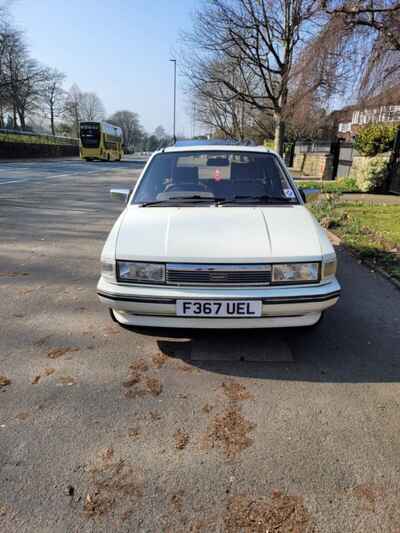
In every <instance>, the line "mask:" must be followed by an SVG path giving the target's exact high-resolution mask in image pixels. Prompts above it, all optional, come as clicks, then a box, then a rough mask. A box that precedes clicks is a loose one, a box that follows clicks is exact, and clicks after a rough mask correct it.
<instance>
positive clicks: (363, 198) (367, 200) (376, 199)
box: [340, 193, 400, 205]
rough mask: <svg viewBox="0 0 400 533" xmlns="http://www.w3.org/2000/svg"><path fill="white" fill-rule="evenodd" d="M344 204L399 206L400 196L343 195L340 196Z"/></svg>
mask: <svg viewBox="0 0 400 533" xmlns="http://www.w3.org/2000/svg"><path fill="white" fill-rule="evenodd" d="M340 199H341V200H343V201H345V202H363V203H364V204H374V205H400V195H397V194H370V193H368V194H366V193H345V194H342V195H341V196H340Z"/></svg>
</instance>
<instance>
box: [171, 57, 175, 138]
mask: <svg viewBox="0 0 400 533" xmlns="http://www.w3.org/2000/svg"><path fill="white" fill-rule="evenodd" d="M170 61H171V62H172V63H173V64H174V122H173V138H174V143H176V59H170Z"/></svg>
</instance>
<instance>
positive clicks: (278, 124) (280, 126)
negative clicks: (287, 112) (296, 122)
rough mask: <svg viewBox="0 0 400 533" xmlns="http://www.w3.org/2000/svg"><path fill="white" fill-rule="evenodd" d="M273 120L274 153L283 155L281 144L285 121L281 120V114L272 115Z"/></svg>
mask: <svg viewBox="0 0 400 533" xmlns="http://www.w3.org/2000/svg"><path fill="white" fill-rule="evenodd" d="M274 120H275V139H274V142H275V146H274V148H275V151H276V152H278V154H279V155H281V156H282V155H283V142H284V139H285V126H286V124H285V121H284V120H283V118H282V115H281V113H278V112H277V113H274Z"/></svg>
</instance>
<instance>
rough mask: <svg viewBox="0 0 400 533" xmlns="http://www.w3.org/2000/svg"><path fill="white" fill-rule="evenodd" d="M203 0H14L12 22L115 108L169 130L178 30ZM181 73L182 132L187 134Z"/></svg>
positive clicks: (46, 57) (43, 55)
mask: <svg viewBox="0 0 400 533" xmlns="http://www.w3.org/2000/svg"><path fill="white" fill-rule="evenodd" d="M199 4H200V0H151V1H145V0H112V1H109V0H14V2H13V3H12V8H11V13H12V16H13V20H14V23H15V24H16V25H17V26H18V27H19V28H20V29H23V30H25V32H26V37H27V41H28V43H29V45H30V49H31V52H32V56H33V57H34V58H36V59H38V60H39V61H41V62H42V63H45V64H47V65H50V66H54V67H57V68H58V69H59V70H61V71H63V72H64V73H65V74H66V75H67V80H66V87H67V88H68V87H69V86H71V85H72V83H74V82H75V83H77V84H78V85H79V87H80V88H81V90H82V91H95V92H96V93H97V94H98V95H99V96H100V98H101V99H102V101H103V102H104V105H105V107H106V110H107V113H108V114H111V113H113V112H114V111H117V110H119V109H130V110H132V111H136V112H137V113H138V114H139V115H140V118H141V121H142V124H143V126H144V127H145V129H146V130H147V131H149V132H152V131H153V130H154V129H155V128H156V127H157V126H158V125H159V124H161V125H163V126H164V127H165V128H166V130H167V131H171V130H172V84H173V70H172V68H173V65H172V63H170V62H169V61H168V60H169V58H170V57H171V54H172V51H173V50H174V49H176V47H177V44H178V37H179V32H180V30H182V29H185V28H186V29H187V28H189V27H190V25H191V13H192V12H193V9H194V8H196V7H197V6H198V5H199ZM179 85H182V80H179V76H178V103H177V131H178V132H183V133H186V134H187V135H189V134H190V117H188V116H187V114H186V110H187V107H188V106H187V102H185V101H184V95H183V93H182V88H179Z"/></svg>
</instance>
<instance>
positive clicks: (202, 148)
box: [159, 144, 276, 155]
mask: <svg viewBox="0 0 400 533" xmlns="http://www.w3.org/2000/svg"><path fill="white" fill-rule="evenodd" d="M160 152H164V153H174V152H254V153H259V154H268V153H270V154H274V155H276V154H275V152H274V151H273V150H269V149H268V148H264V146H246V145H238V144H223V145H222V144H203V145H196V144H193V145H187V146H168V147H167V148H164V149H162V150H159V153H160Z"/></svg>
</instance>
